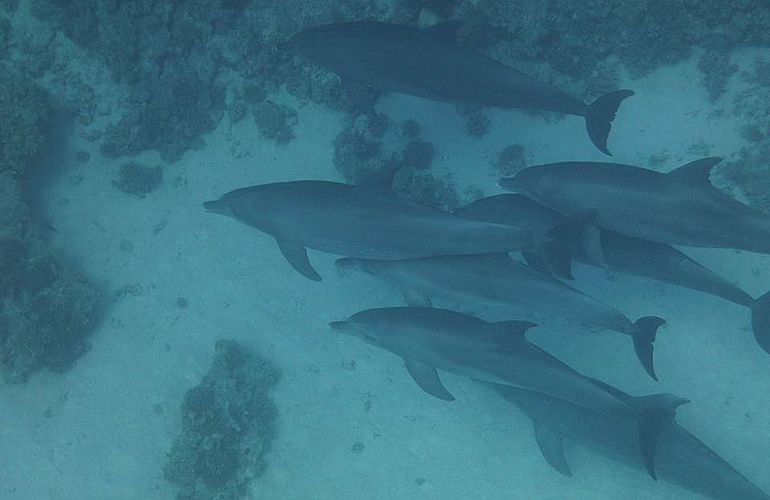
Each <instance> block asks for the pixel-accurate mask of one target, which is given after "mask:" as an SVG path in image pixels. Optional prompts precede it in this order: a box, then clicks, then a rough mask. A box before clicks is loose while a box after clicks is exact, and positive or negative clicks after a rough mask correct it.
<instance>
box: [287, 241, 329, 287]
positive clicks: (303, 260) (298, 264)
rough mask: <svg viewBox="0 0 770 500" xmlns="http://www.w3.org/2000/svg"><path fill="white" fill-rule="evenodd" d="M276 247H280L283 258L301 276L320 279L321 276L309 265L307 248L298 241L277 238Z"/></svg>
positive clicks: (315, 279)
mask: <svg viewBox="0 0 770 500" xmlns="http://www.w3.org/2000/svg"><path fill="white" fill-rule="evenodd" d="M276 241H277V242H278V248H280V249H281V253H282V254H283V256H284V258H285V259H286V260H287V261H289V264H291V267H293V268H294V269H296V270H297V271H298V272H299V273H300V274H301V275H302V276H304V277H305V278H307V279H311V280H313V281H321V276H319V274H318V273H317V272H316V270H315V269H313V266H312V265H310V261H309V260H308V258H307V250H306V249H305V247H304V246H302V245H300V244H299V243H294V242H291V241H285V240H279V239H276Z"/></svg>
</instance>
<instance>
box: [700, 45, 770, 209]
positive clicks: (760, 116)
mask: <svg viewBox="0 0 770 500" xmlns="http://www.w3.org/2000/svg"><path fill="white" fill-rule="evenodd" d="M742 77H743V80H744V83H745V84H747V85H748V86H747V88H745V89H744V90H743V91H741V92H739V93H738V94H737V95H736V96H735V99H734V103H733V104H734V113H735V115H736V116H738V117H739V118H740V119H741V120H742V121H743V126H742V127H741V129H740V131H741V135H742V137H743V138H744V139H745V140H746V141H747V145H746V146H744V147H743V148H741V151H740V152H739V154H738V156H737V157H736V158H732V159H730V160H729V161H726V162H724V163H723V164H721V165H719V166H718V167H717V169H716V172H715V175H713V176H712V178H713V179H714V180H715V181H716V182H717V183H725V184H726V187H727V188H728V189H731V190H733V191H735V190H736V189H737V190H738V191H739V192H738V193H736V194H738V195H742V196H743V197H745V199H746V202H747V203H748V204H749V205H751V206H753V207H755V208H758V209H760V210H764V211H766V212H770V182H768V163H767V162H768V158H770V62H768V61H767V60H766V59H764V58H762V57H760V58H757V59H756V60H755V61H754V65H753V67H752V68H751V70H749V71H746V72H744V74H743V75H742Z"/></svg>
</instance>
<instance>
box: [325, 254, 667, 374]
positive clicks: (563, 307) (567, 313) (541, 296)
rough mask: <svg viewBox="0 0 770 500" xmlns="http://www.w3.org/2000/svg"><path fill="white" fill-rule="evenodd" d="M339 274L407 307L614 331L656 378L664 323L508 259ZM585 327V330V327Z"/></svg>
mask: <svg viewBox="0 0 770 500" xmlns="http://www.w3.org/2000/svg"><path fill="white" fill-rule="evenodd" d="M337 266H338V268H340V269H356V270H361V271H363V272H366V273H368V274H371V275H374V276H375V277H377V278H379V279H381V280H383V281H385V282H387V283H390V284H391V285H394V286H396V287H397V288H399V289H400V290H401V291H402V293H403V294H404V297H405V299H406V301H407V303H409V304H411V305H429V304H431V301H430V298H431V297H434V298H441V299H444V300H448V301H457V302H460V303H463V304H466V305H471V306H480V307H492V308H502V309H503V310H508V311H511V313H513V312H514V311H515V312H516V314H520V311H521V310H522V309H527V310H532V311H533V312H534V313H535V314H537V318H538V319H539V318H542V317H544V316H554V317H557V318H563V319H566V320H568V321H569V323H570V326H571V327H573V328H572V330H573V331H575V332H576V333H578V332H582V331H585V330H587V329H588V330H611V331H614V332H618V333H622V334H624V335H628V336H630V337H631V338H632V340H633V344H634V350H635V352H636V355H637V358H638V359H639V361H640V362H641V364H642V366H643V367H644V369H645V370H646V371H647V373H648V374H649V375H650V377H652V378H653V379H655V380H657V376H656V375H655V369H654V366H653V342H654V341H655V336H656V331H657V329H658V327H660V326H661V325H662V324H663V323H665V322H664V321H663V320H662V319H661V318H658V317H655V316H645V317H643V318H640V319H639V320H637V321H636V322H635V323H634V322H632V321H631V320H630V319H628V318H627V317H626V316H624V315H623V314H622V313H621V312H620V311H618V310H617V309H614V308H613V307H611V306H609V305H607V304H604V303H602V302H600V301H598V300H596V299H594V298H592V297H590V296H588V295H586V294H584V293H581V292H579V291H577V290H575V289H574V288H572V287H570V286H568V285H566V284H565V283H563V282H561V281H559V280H557V279H556V278H553V277H551V276H549V275H547V274H545V273H542V272H540V271H537V270H535V269H532V268H530V267H528V266H525V265H523V264H520V263H518V262H516V261H514V260H513V259H511V258H510V257H509V256H508V255H506V254H487V255H461V256H446V257H432V258H427V259H416V260H403V261H379V260H366V259H353V258H344V259H338V260H337ZM581 327H582V328H581Z"/></svg>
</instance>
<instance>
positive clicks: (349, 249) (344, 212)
mask: <svg viewBox="0 0 770 500" xmlns="http://www.w3.org/2000/svg"><path fill="white" fill-rule="evenodd" d="M203 206H204V208H205V209H206V210H208V211H210V212H216V213H221V214H225V215H228V216H230V217H233V218H235V219H237V220H239V221H241V222H243V223H244V224H247V225H249V226H252V227H255V228H257V229H259V230H260V231H263V232H265V233H268V234H270V235H272V236H273V237H275V239H276V241H277V242H278V247H279V248H280V250H281V252H282V253H283V256H284V257H285V258H286V260H288V261H289V263H290V264H291V265H292V266H293V267H294V268H295V269H296V270H297V271H299V272H300V273H301V274H302V275H304V276H305V277H307V278H309V279H312V280H316V281H318V280H320V279H321V278H320V276H319V275H318V273H317V272H316V271H315V269H313V267H312V266H311V264H310V262H309V260H308V257H307V251H306V247H308V248H313V249H316V250H321V251H323V252H328V253H332V254H337V255H350V256H354V257H362V258H375V259H413V258H420V257H430V256H433V255H456V254H473V253H485V252H506V251H511V250H515V249H519V248H526V247H529V246H538V245H540V242H539V236H537V235H533V234H531V233H529V232H528V231H524V230H518V229H516V228H513V227H511V226H506V225H504V224H492V223H487V222H479V221H471V220H469V219H463V218H461V217H457V216H454V215H452V214H449V213H447V212H442V211H440V210H436V209H433V208H428V207H425V206H422V205H418V204H416V203H413V202H410V201H408V200H404V199H401V198H397V197H395V196H393V195H391V194H388V193H385V192H384V191H382V192H381V191H379V190H376V189H373V188H369V187H366V186H352V185H349V184H340V183H336V182H326V181H294V182H279V183H273V184H262V185H258V186H251V187H246V188H241V189H236V190H235V191H230V192H229V193H227V194H225V195H224V196H222V197H221V198H220V199H218V200H215V201H207V202H205V203H204V204H203Z"/></svg>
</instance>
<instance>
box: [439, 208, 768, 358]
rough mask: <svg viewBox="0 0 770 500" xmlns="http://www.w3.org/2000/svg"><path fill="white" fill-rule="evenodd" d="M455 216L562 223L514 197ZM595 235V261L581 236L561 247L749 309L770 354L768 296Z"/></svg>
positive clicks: (669, 255) (627, 240) (642, 247)
mask: <svg viewBox="0 0 770 500" xmlns="http://www.w3.org/2000/svg"><path fill="white" fill-rule="evenodd" d="M454 213H455V214H456V215H459V216H461V217H467V218H470V219H475V220H482V221H485V222H496V223H498V224H508V223H510V224H511V225H513V226H516V227H526V228H528V229H529V230H531V231H533V232H538V231H540V232H542V231H546V230H548V228H551V227H554V226H558V225H559V224H562V223H563V221H564V220H565V218H564V216H563V215H561V214H560V213H558V212H556V211H555V210H551V209H550V208H548V207H545V206H543V205H540V204H539V203H536V202H534V201H532V200H530V199H529V198H526V197H525V196H522V195H519V194H501V195H496V196H490V197H488V198H482V199H479V200H476V201H474V202H472V203H469V204H468V205H465V206H463V207H459V208H458V209H456V210H455V211H454ZM598 233H599V234H598V238H599V245H600V254H601V257H600V258H598V259H597V258H595V257H593V256H592V255H593V254H596V253H597V252H596V251H592V250H590V249H589V248H590V247H592V246H593V245H594V243H591V244H586V242H585V240H584V239H583V238H582V235H577V240H576V241H572V242H569V241H564V242H561V244H562V246H571V247H572V248H571V251H572V252H574V256H575V257H576V258H577V259H578V260H580V261H583V262H585V263H587V264H591V265H596V266H601V267H607V268H609V269H611V270H613V271H617V272H621V273H625V274H632V275H636V276H641V277H645V278H651V279H654V280H657V281H661V282H664V283H670V284H673V285H678V286H681V287H684V288H689V289H692V290H697V291H700V292H704V293H708V294H710V295H714V296H716V297H720V298H723V299H725V300H728V301H730V302H733V303H735V304H738V305H742V306H745V307H747V308H749V310H750V311H751V317H752V321H751V322H752V326H753V331H754V338H755V339H756V340H757V343H758V344H759V345H760V346H761V347H762V349H764V350H765V351H766V352H770V293H766V294H764V295H762V296H760V297H759V298H757V299H753V298H752V297H751V296H750V295H749V294H747V293H746V292H744V291H743V290H741V289H740V288H739V287H738V286H736V285H735V284H733V283H731V282H729V281H727V280H726V279H724V278H723V277H721V276H719V275H718V274H716V273H714V272H713V271H711V270H709V269H708V268H706V267H704V266H703V265H701V264H699V263H698V262H697V261H695V260H694V259H692V258H690V257H688V256H687V255H685V254H684V253H682V252H680V251H679V250H677V249H676V248H674V247H672V246H671V245H668V244H666V243H659V242H655V241H647V240H642V239H639V238H632V237H630V236H624V235H622V234H619V233H616V232H614V231H609V230H607V229H598ZM525 257H526V258H527V261H528V262H529V263H530V265H533V266H535V267H537V268H538V269H541V270H544V271H547V270H548V266H547V265H546V264H544V263H542V262H541V261H540V260H539V257H538V255H536V254H535V255H533V254H531V253H528V252H525Z"/></svg>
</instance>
